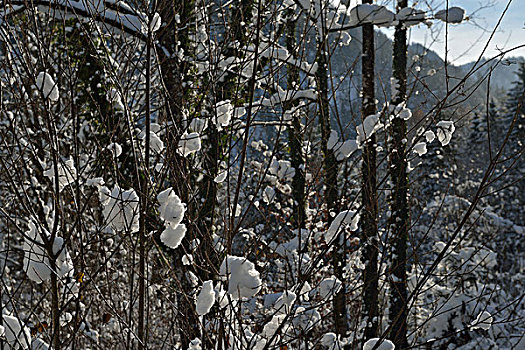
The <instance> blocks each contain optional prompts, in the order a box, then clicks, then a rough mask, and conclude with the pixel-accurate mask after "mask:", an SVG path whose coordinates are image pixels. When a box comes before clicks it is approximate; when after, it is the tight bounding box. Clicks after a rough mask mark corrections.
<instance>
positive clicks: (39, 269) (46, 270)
mask: <svg viewBox="0 0 525 350" xmlns="http://www.w3.org/2000/svg"><path fill="white" fill-rule="evenodd" d="M26 235H27V237H24V247H23V249H24V261H23V264H24V267H23V268H24V271H25V273H26V274H27V277H29V279H30V280H32V281H34V282H36V283H42V282H43V281H47V280H48V279H50V278H51V273H53V272H52V270H51V265H50V262H49V259H48V254H47V252H46V250H45V249H44V247H42V244H43V238H42V235H45V236H46V237H49V236H50V234H49V232H47V231H45V230H43V229H38V228H37V227H36V225H35V224H34V223H33V222H30V223H29V231H27V232H26ZM58 252H60V254H59V255H58V258H57V261H56V267H57V271H56V273H57V275H58V276H59V277H62V276H64V275H66V274H67V273H69V272H70V271H72V270H73V263H72V261H71V258H70V256H69V254H68V252H67V250H66V248H65V247H64V239H63V238H62V237H58V236H55V240H54V241H53V253H54V254H57V253H58Z"/></svg>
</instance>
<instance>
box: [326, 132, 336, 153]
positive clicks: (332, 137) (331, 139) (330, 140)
mask: <svg viewBox="0 0 525 350" xmlns="http://www.w3.org/2000/svg"><path fill="white" fill-rule="evenodd" d="M338 141H339V134H338V133H337V131H335V130H332V131H331V132H330V137H329V138H328V142H327V143H326V147H328V149H334V147H335V145H336V144H337V142H338Z"/></svg>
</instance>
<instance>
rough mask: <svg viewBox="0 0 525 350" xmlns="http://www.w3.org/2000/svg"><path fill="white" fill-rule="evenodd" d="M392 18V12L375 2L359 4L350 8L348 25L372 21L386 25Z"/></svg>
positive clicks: (379, 24) (378, 24)
mask: <svg viewBox="0 0 525 350" xmlns="http://www.w3.org/2000/svg"><path fill="white" fill-rule="evenodd" d="M394 19H395V15H394V13H393V12H391V11H389V10H388V9H387V8H386V7H384V6H379V5H375V4H360V5H357V6H355V7H353V8H352V9H351V10H350V25H359V24H365V23H372V24H375V25H377V26H384V25H387V26H388V25H391V24H392V22H393V21H394Z"/></svg>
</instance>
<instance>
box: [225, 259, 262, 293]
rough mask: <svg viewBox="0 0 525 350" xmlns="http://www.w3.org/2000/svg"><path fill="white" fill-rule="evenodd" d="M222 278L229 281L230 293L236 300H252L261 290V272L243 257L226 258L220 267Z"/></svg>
mask: <svg viewBox="0 0 525 350" xmlns="http://www.w3.org/2000/svg"><path fill="white" fill-rule="evenodd" d="M220 276H221V277H222V278H223V279H227V280H228V293H229V294H230V295H231V298H232V299H234V300H237V299H240V298H251V297H253V296H254V295H256V294H257V293H258V292H259V290H260V289H261V284H262V281H261V278H260V276H259V272H258V271H257V270H255V265H254V264H253V263H252V262H251V261H249V260H247V259H246V258H243V257H239V256H233V255H228V256H227V257H225V258H224V260H223V261H222V264H221V267H220Z"/></svg>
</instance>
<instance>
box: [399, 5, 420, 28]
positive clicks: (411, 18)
mask: <svg viewBox="0 0 525 350" xmlns="http://www.w3.org/2000/svg"><path fill="white" fill-rule="evenodd" d="M425 20H426V14H425V11H422V10H418V9H415V8H413V7H404V8H402V9H400V10H399V11H398V12H397V14H396V21H400V22H403V26H404V27H405V28H407V27H410V26H413V25H416V24H418V23H421V22H424V21H425Z"/></svg>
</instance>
